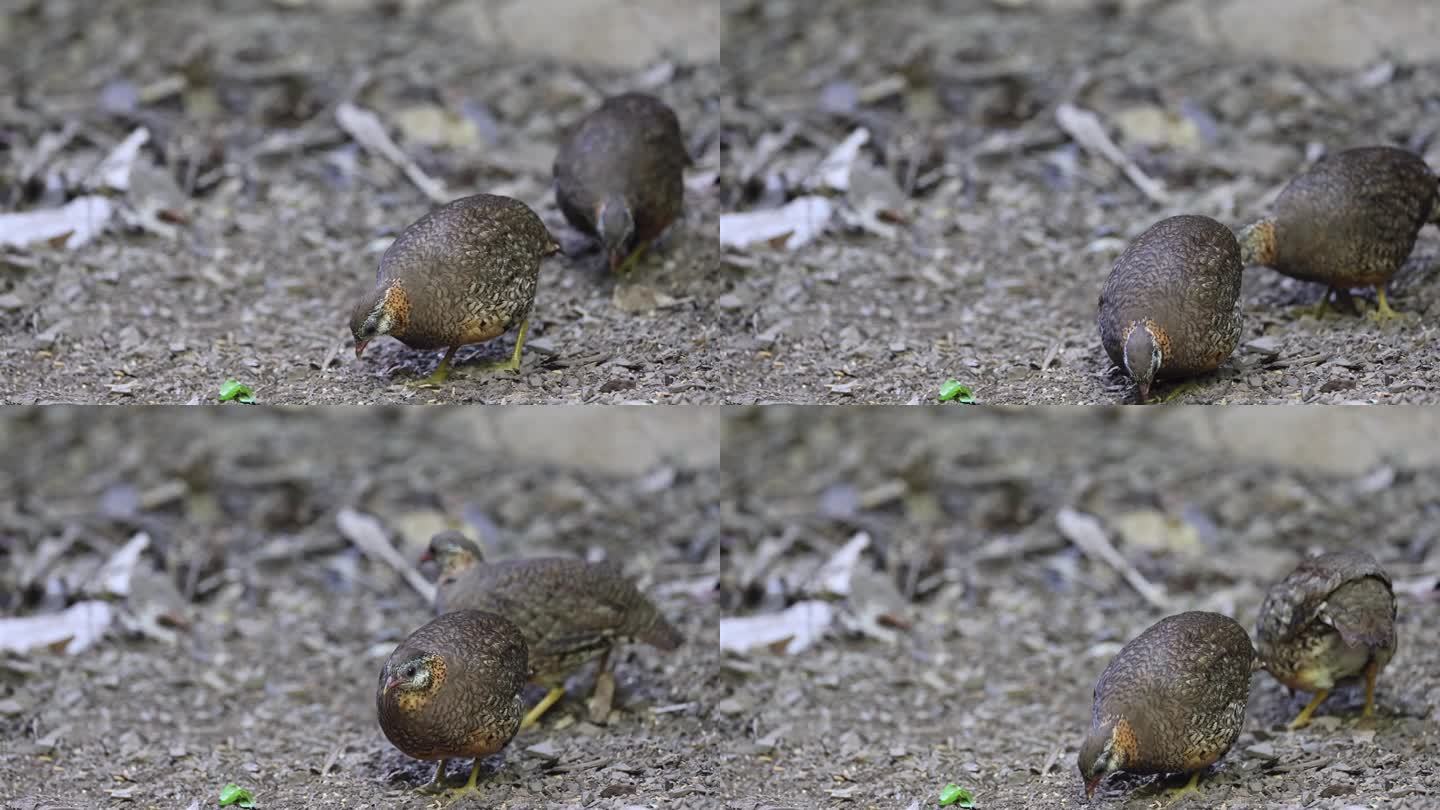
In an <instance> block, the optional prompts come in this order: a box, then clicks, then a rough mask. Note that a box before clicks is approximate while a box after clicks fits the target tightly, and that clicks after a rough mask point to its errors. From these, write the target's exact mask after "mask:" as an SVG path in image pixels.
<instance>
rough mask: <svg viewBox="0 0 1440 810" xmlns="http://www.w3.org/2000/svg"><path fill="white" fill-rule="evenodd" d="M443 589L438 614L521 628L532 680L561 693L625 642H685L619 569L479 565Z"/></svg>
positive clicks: (555, 563)
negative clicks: (483, 615) (465, 613)
mask: <svg viewBox="0 0 1440 810" xmlns="http://www.w3.org/2000/svg"><path fill="white" fill-rule="evenodd" d="M437 585H438V588H437V591H436V598H435V602H436V604H435V608H436V611H437V612H443V611H446V610H454V609H467V608H469V609H479V610H489V611H494V612H495V613H498V614H500V615H502V616H505V617H506V618H508V619H510V620H511V621H513V622H514V623H515V624H516V625H517V626H519V628H520V630H521V632H522V633H524V635H525V640H526V641H527V642H528V644H529V648H530V665H531V667H532V668H533V669H534V670H535V676H534V680H535V681H536V682H538V683H542V684H546V685H558V684H559V683H561V682H563V681H564V679H565V677H566V676H567V675H569V674H570V673H571V672H572V671H574V670H575V669H576V668H577V667H579V666H580V665H581V664H584V663H585V662H586V661H589V660H590V659H592V658H596V657H598V656H599V655H601V654H602V653H604V652H605V651H606V650H608V649H609V648H610V647H611V646H612V645H614V644H616V643H619V642H622V641H630V640H638V641H643V642H645V643H647V644H650V645H652V646H654V647H657V648H659V649H662V650H673V649H675V648H677V647H679V646H680V644H681V642H682V637H681V636H680V633H679V632H678V631H677V630H675V628H674V627H672V626H671V625H670V623H669V622H667V621H666V620H665V617H664V616H662V615H661V614H660V611H659V610H658V609H657V608H656V607H655V605H654V604H653V603H652V602H651V601H650V600H649V599H647V598H645V595H644V594H642V593H641V592H640V590H639V589H638V588H636V587H635V585H634V583H632V582H631V581H630V580H629V579H627V578H626V577H625V575H624V573H623V572H622V571H621V570H620V567H619V566H617V565H614V564H613V563H608V562H603V563H589V562H585V561H583V560H573V559H567V558H562V557H542V558H535V559H526V560H507V561H503V562H493V563H492V562H479V563H477V564H475V565H473V566H471V567H469V568H466V569H464V570H462V571H460V572H459V574H458V575H456V576H455V577H454V578H453V579H449V578H442V579H441V580H440V582H439V583H437Z"/></svg>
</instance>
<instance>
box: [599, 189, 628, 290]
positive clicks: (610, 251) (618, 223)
mask: <svg viewBox="0 0 1440 810" xmlns="http://www.w3.org/2000/svg"><path fill="white" fill-rule="evenodd" d="M595 230H596V232H598V233H599V234H600V243H601V245H603V246H604V248H605V255H606V256H608V257H609V259H610V270H611V271H612V272H613V271H614V270H615V269H616V268H618V267H619V266H620V261H621V260H622V259H624V258H625V255H626V253H627V252H628V248H629V246H630V241H631V240H632V239H633V238H634V237H635V216H634V214H633V213H632V212H631V211H630V205H629V204H628V203H626V202H625V198H623V197H621V196H619V195H615V194H612V195H610V196H608V197H606V198H605V199H603V200H601V201H600V204H599V205H598V206H596V208H595Z"/></svg>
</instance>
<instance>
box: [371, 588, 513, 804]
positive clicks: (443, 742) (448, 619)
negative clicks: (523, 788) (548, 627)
mask: <svg viewBox="0 0 1440 810" xmlns="http://www.w3.org/2000/svg"><path fill="white" fill-rule="evenodd" d="M527 660H528V652H527V649H526V646H525V637H524V636H523V635H521V633H520V630H519V628H517V627H516V626H515V625H514V624H512V623H511V622H509V621H507V620H506V619H505V618H503V617H501V616H497V615H495V614H493V613H484V612H481V611H478V610H462V611H456V612H454V613H446V614H445V615H443V616H439V617H437V618H435V619H432V620H430V622H429V623H427V624H425V625H424V626H422V627H421V628H420V629H418V630H416V631H415V632H414V633H411V634H410V637H409V638H407V639H405V640H404V641H403V642H401V643H400V646H398V647H396V648H395V651H394V652H392V653H390V657H389V658H388V659H386V661H385V668H384V669H383V670H381V671H380V688H379V690H378V691H377V692H376V694H375V703H376V705H377V708H378V714H379V717H380V728H381V730H383V731H384V732H385V737H386V738H387V739H388V740H390V742H391V743H394V745H395V747H396V748H399V749H400V750H401V751H403V752H404V753H405V754H406V755H408V756H411V757H414V758H416V759H438V760H440V765H439V767H438V768H436V769H435V779H434V780H433V781H431V782H430V784H429V785H427V786H425V788H422V790H426V791H430V792H433V791H438V790H439V789H441V788H442V787H443V786H444V783H445V765H446V763H447V762H448V761H449V760H450V759H453V758H456V757H474V758H475V764H474V766H473V767H472V768H471V770H470V780H469V781H468V782H466V784H465V787H464V788H462V789H461V790H460V794H464V793H468V792H473V791H474V790H475V781H476V778H477V777H478V776H479V774H480V760H481V758H483V757H486V756H489V755H490V754H493V753H495V752H496V751H499V750H500V749H501V748H504V747H505V744H506V743H508V742H509V741H510V739H511V738H512V737H514V736H515V732H516V731H518V730H519V729H520V715H521V714H522V713H524V711H525V706H524V703H523V702H522V700H521V698H520V692H521V690H522V689H524V687H525V681H526V678H527V677H528V676H529V671H530V670H529V664H528V662H527ZM457 798H458V795H457Z"/></svg>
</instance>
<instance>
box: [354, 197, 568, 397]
mask: <svg viewBox="0 0 1440 810" xmlns="http://www.w3.org/2000/svg"><path fill="white" fill-rule="evenodd" d="M559 249H560V247H559V245H557V244H556V243H555V240H554V239H552V238H551V236H550V232H549V231H548V230H547V229H546V228H545V223H543V222H541V221H540V217H538V216H536V214H535V212H534V211H532V210H530V207H529V206H527V205H525V203H522V202H520V201H519V200H515V199H511V198H509V197H502V196H499V195H495V194H476V195H475V196H473V197H464V198H462V199H459V200H455V201H454V202H451V203H448V204H446V205H442V206H440V207H439V208H436V209H435V210H433V211H431V212H430V213H428V214H426V215H425V216H423V217H421V218H420V219H419V220H417V221H416V222H415V223H414V224H412V225H410V226H409V227H407V228H406V229H405V230H404V231H402V232H401V233H400V236H399V237H397V238H396V239H395V242H394V243H393V244H391V245H390V247H389V249H388V250H386V251H385V255H384V256H383V257H381V259H380V269H379V271H378V273H377V274H376V280H375V289H374V290H372V291H371V292H370V293H369V294H368V295H367V296H366V297H365V298H364V299H362V300H361V301H360V302H359V303H358V304H356V305H355V308H354V310H353V311H352V312H351V315H350V332H351V334H353V335H354V337H355V356H356V357H357V358H358V357H360V356H361V354H363V353H364V351H365V346H366V345H367V344H369V343H370V341H372V340H374V339H375V338H377V337H379V336H381V335H390V336H391V337H393V338H396V339H397V340H399V341H400V342H401V343H404V344H405V345H406V346H409V347H410V348H412V349H442V348H443V349H445V350H446V351H445V357H444V359H442V360H441V361H440V365H439V367H437V368H436V369H435V372H434V373H433V374H431V375H430V376H429V377H428V378H426V379H425V380H423V381H422V382H421V385H427V386H434V385H439V384H440V383H443V382H444V381H445V380H446V379H447V378H448V377H449V375H450V361H451V359H452V358H454V356H455V352H456V351H457V350H458V349H459V348H460V347H461V346H465V345H468V344H471V343H481V342H483V341H487V340H490V339H492V338H495V337H499V336H500V335H502V334H504V333H505V332H507V331H509V329H510V328H511V327H513V326H516V325H518V326H519V327H520V329H519V332H518V334H517V335H516V337H515V350H514V352H513V353H512V354H511V356H510V359H509V360H508V361H503V362H497V363H494V364H492V365H491V366H490V367H491V368H495V369H502V370H511V371H514V370H517V369H519V368H520V349H521V347H522V346H524V345H525V332H526V330H527V329H528V328H529V324H530V321H529V317H530V307H531V305H532V304H533V303H534V301H535V286H536V283H537V281H538V279H539V277H540V261H541V259H543V258H544V257H545V256H548V255H550V254H552V253H555V252H556V251H558V250H559Z"/></svg>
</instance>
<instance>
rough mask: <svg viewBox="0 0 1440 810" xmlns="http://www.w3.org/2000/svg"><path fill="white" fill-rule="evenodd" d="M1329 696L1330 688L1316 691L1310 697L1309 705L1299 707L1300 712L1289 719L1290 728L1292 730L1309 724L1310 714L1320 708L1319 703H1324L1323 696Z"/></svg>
mask: <svg viewBox="0 0 1440 810" xmlns="http://www.w3.org/2000/svg"><path fill="white" fill-rule="evenodd" d="M1329 696H1330V690H1328V689H1321V690H1320V691H1319V692H1316V693H1315V697H1313V698H1311V699H1310V703H1309V705H1307V706H1306V707H1305V708H1303V709H1301V710H1300V713H1299V714H1298V715H1296V716H1295V719H1294V720H1291V721H1290V730H1291V731H1294V730H1295V729H1297V728H1304V727H1306V726H1308V725H1310V716H1311V715H1312V714H1314V713H1315V710H1316V709H1318V708H1320V704H1321V703H1324V702H1325V698H1327V697H1329Z"/></svg>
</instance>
